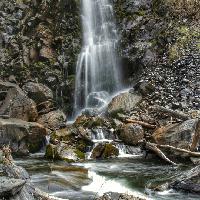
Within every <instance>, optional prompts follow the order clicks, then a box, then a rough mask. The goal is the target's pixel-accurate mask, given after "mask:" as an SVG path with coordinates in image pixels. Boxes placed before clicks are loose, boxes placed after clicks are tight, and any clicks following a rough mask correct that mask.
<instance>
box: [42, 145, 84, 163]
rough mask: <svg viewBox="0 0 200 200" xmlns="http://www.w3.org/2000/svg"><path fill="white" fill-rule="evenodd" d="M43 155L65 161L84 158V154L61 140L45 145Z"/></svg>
mask: <svg viewBox="0 0 200 200" xmlns="http://www.w3.org/2000/svg"><path fill="white" fill-rule="evenodd" d="M45 157H46V158H47V159H53V160H63V161H66V162H76V161H80V160H83V159H85V154H84V153H83V152H81V151H80V150H78V149H76V148H74V147H73V146H71V145H67V144H65V143H63V142H61V143H59V144H57V145H53V144H49V145H48V146H47V147H46V153H45Z"/></svg>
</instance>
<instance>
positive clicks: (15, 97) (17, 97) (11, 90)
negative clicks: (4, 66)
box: [0, 81, 38, 121]
mask: <svg viewBox="0 0 200 200" xmlns="http://www.w3.org/2000/svg"><path fill="white" fill-rule="evenodd" d="M0 96H1V100H2V103H1V104H0V115H1V116H7V117H10V118H18V119H22V120H24V121H36V119H37V117H38V113H37V108H36V104H35V102H34V101H33V100H31V99H30V98H29V97H28V96H27V95H26V94H25V93H24V92H23V91H22V90H21V89H20V88H19V87H18V86H17V85H15V84H13V83H9V82H2V81H0Z"/></svg>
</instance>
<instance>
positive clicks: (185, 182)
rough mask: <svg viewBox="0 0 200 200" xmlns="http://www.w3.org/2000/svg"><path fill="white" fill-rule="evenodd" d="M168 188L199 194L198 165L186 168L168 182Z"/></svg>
mask: <svg viewBox="0 0 200 200" xmlns="http://www.w3.org/2000/svg"><path fill="white" fill-rule="evenodd" d="M169 187H170V188H173V189H175V190H181V191H184V192H187V193H188V192H190V193H197V194H200V165H199V166H196V167H195V168H193V169H191V170H188V171H186V172H184V173H183V174H181V175H180V176H179V177H178V178H176V179H175V180H174V181H173V182H172V183H170V184H169Z"/></svg>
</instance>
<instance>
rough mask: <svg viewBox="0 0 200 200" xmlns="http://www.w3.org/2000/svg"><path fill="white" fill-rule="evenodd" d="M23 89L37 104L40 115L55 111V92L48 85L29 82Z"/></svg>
mask: <svg viewBox="0 0 200 200" xmlns="http://www.w3.org/2000/svg"><path fill="white" fill-rule="evenodd" d="M22 89H23V91H24V92H25V93H26V94H27V95H28V96H29V98H31V99H32V100H33V101H34V102H35V103H36V104H37V109H38V112H39V114H44V113H48V112H49V111H52V110H53V109H54V103H53V92H52V90H51V89H50V88H48V87H47V86H46V85H43V84H41V83H35V82H28V83H26V84H25V85H24V86H23V88H22Z"/></svg>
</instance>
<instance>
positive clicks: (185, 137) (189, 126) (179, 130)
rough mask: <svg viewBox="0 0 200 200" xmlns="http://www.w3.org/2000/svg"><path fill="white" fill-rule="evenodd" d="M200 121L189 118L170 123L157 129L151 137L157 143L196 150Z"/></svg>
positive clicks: (199, 141) (198, 141) (199, 135)
mask: <svg viewBox="0 0 200 200" xmlns="http://www.w3.org/2000/svg"><path fill="white" fill-rule="evenodd" d="M199 130H200V122H199V120H198V119H190V120H187V121H184V122H182V123H176V124H170V125H167V126H165V127H161V128H159V129H157V130H156V131H155V132H154V134H153V138H154V140H155V142H156V143H157V144H165V145H171V146H174V147H178V148H183V149H187V150H191V151H196V150H197V148H198V146H199V144H200V134H199Z"/></svg>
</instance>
